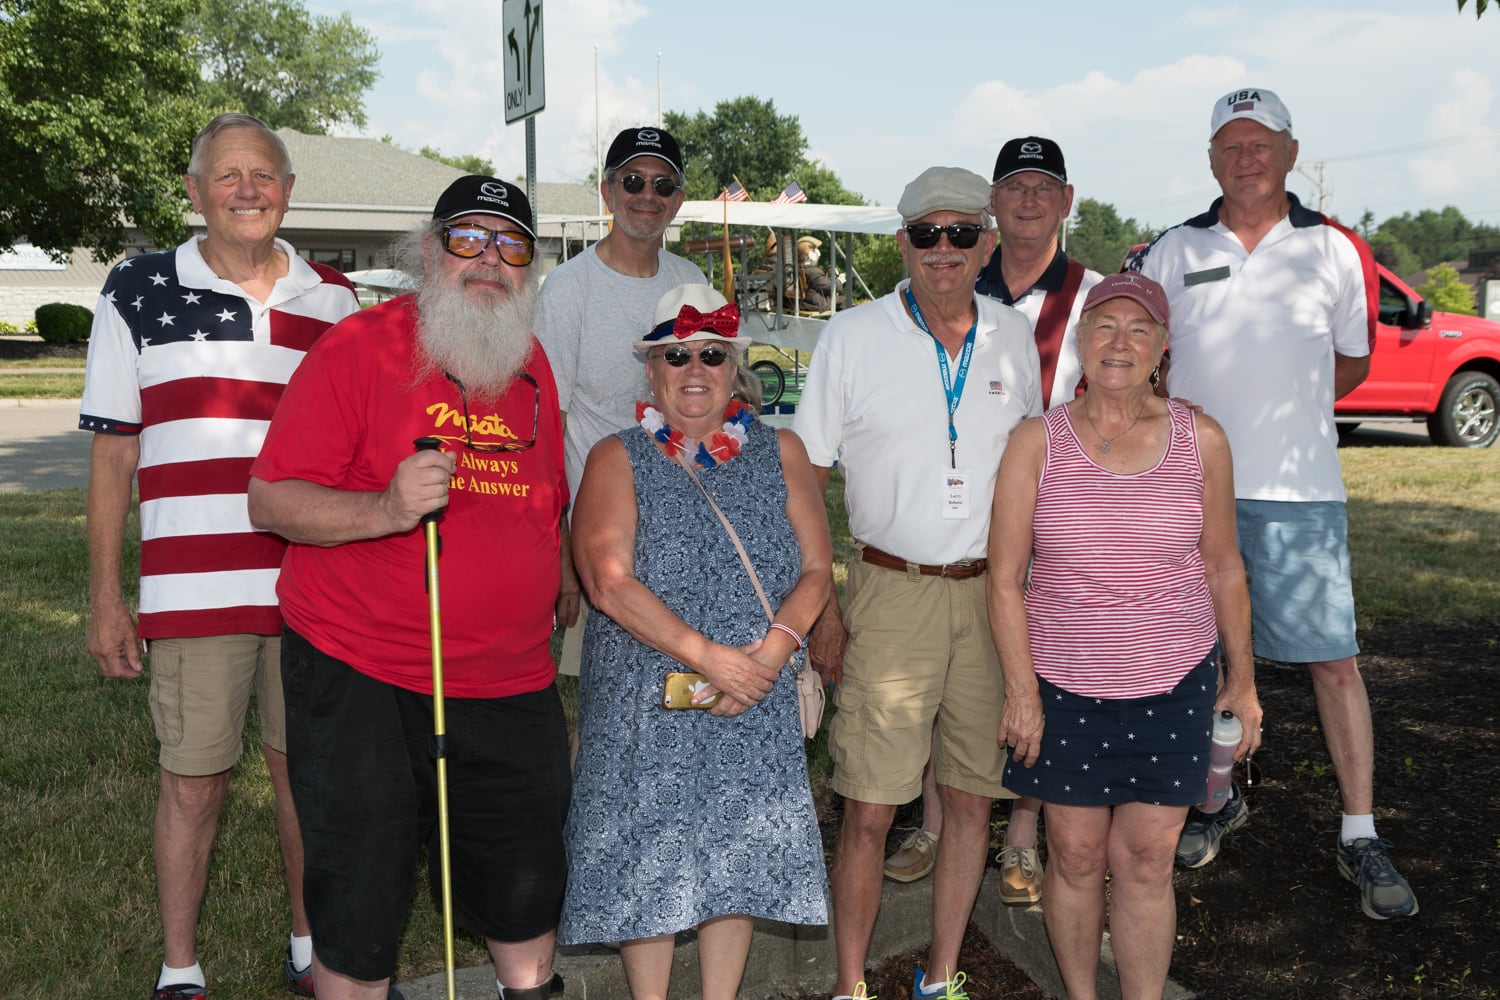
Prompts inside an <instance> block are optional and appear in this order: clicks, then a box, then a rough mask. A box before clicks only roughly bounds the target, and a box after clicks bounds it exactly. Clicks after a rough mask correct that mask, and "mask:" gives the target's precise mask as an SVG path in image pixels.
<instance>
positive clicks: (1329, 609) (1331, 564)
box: [1235, 500, 1359, 663]
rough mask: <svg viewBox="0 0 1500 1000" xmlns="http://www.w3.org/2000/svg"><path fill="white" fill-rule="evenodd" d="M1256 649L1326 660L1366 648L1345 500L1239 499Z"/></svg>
mask: <svg viewBox="0 0 1500 1000" xmlns="http://www.w3.org/2000/svg"><path fill="white" fill-rule="evenodd" d="M1235 510H1236V513H1237V515H1238V522H1239V539H1240V556H1241V557H1242V558H1243V559H1244V560H1245V572H1246V573H1248V574H1249V576H1250V616H1251V627H1252V630H1253V631H1254V634H1255V655H1256V656H1260V657H1263V658H1265V659H1267V660H1277V661H1279V662H1281V663H1320V662H1323V661H1325V660H1340V659H1343V658H1344V657H1346V656H1353V655H1355V654H1356V653H1358V652H1359V644H1358V643H1357V642H1356V641H1355V639H1354V587H1353V585H1352V584H1351V583H1350V578H1349V521H1348V517H1347V514H1346V512H1345V509H1344V504H1343V503H1342V502H1341V501H1336V500H1326V501H1316V502H1305V503H1304V502H1286V501H1275V500H1238V501H1236V502H1235Z"/></svg>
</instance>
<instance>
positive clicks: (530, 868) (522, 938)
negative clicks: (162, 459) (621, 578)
mask: <svg viewBox="0 0 1500 1000" xmlns="http://www.w3.org/2000/svg"><path fill="white" fill-rule="evenodd" d="M535 241H536V232H535V229H534V228H533V217H532V213H531V206H530V205H529V204H528V203H527V200H526V196H525V195H524V194H523V193H522V192H521V191H520V190H519V189H517V188H516V187H514V186H513V185H510V184H507V183H506V182H504V181H502V180H498V179H496V178H493V177H482V176H468V177H462V178H460V179H459V180H457V181H454V182H453V184H452V185H451V186H450V187H449V188H448V190H447V191H445V192H444V193H443V194H442V196H441V197H440V198H439V199H438V201H437V207H436V208H435V210H434V211H433V218H432V222H431V223H429V224H427V225H425V226H424V227H423V228H422V229H421V230H420V231H418V232H417V233H414V234H412V235H411V236H410V237H409V238H408V239H406V240H405V241H403V245H402V246H401V247H398V256H404V257H405V258H406V259H405V261H403V262H404V263H406V264H407V267H408V269H409V270H410V271H411V273H415V274H420V288H419V290H418V291H417V292H415V293H414V294H410V295H404V296H401V297H400V298H397V299H393V300H391V301H390V302H387V303H384V304H382V305H379V306H376V307H374V308H372V309H367V310H365V311H364V312H362V313H360V314H358V315H355V316H351V317H349V318H348V319H347V320H345V321H344V322H342V323H340V324H338V325H337V326H335V327H334V328H333V329H332V330H330V331H329V332H328V333H327V334H326V335H325V336H324V337H323V339H322V340H320V341H319V343H318V345H317V348H316V349H315V350H314V351H312V352H309V354H308V356H307V359H306V360H305V361H304V362H303V365H302V367H301V368H299V369H298V373H297V375H296V376H295V377H294V378H293V380H292V382H291V384H290V385H289V386H288V387H287V391H286V394H285V395H284V396H283V397H282V403H281V406H280V407H279V408H278V410H277V412H276V416H275V419H274V420H273V421H272V423H271V428H270V431H269V432H268V434H267V437H266V444H265V446H264V447H263V448H262V450H261V453H260V457H259V458H258V459H257V461H256V463H255V465H254V466H253V467H252V468H251V481H250V517H251V520H252V522H253V523H254V524H255V525H256V526H257V527H260V528H263V529H267V530H270V531H274V532H276V533H278V534H280V535H282V536H284V537H285V538H286V539H288V540H289V541H290V543H291V545H290V548H289V549H288V552H287V557H286V560H285V562H284V564H283V566H282V573H281V579H280V583H279V586H278V589H277V593H278V595H279V596H280V599H281V606H282V613H283V616H284V617H285V620H286V623H287V624H286V632H285V634H284V636H283V643H282V678H283V684H284V685H285V687H286V701H287V731H288V732H287V743H288V746H287V759H288V767H289V770H290V772H291V783H292V791H293V796H294V798H295V800H296V802H297V804H298V807H299V809H301V810H305V812H302V813H300V814H299V815H300V816H301V820H302V826H303V831H304V844H305V848H306V867H305V871H306V876H305V889H306V896H307V908H308V916H309V920H310V922H311V924H312V927H313V936H314V945H313V948H314V955H313V969H314V975H315V980H316V992H317V995H318V997H319V998H320V1000H341V998H356V997H367V998H370V1000H378V998H381V997H384V996H385V995H386V988H387V984H388V982H389V979H390V976H391V973H392V971H393V970H394V969H395V965H396V953H397V940H398V937H399V935H400V931H401V928H402V925H403V924H404V922H405V918H406V912H407V907H408V906H409V905H410V897H411V890H412V881H413V877H412V876H413V868H414V863H415V861H416V858H417V854H418V852H419V850H420V848H421V847H422V846H423V844H424V843H425V844H426V845H427V847H428V858H429V860H430V861H431V865H432V866H433V867H434V868H435V867H436V865H437V859H438V858H439V853H440V852H439V845H438V842H437V823H436V795H437V786H436V777H435V764H434V761H433V758H432V757H431V755H430V753H429V750H428V745H429V741H430V739H431V736H432V733H433V717H432V667H431V664H432V660H431V648H430V632H429V628H430V622H429V618H428V599H427V595H426V592H425V590H424V581H425V571H424V563H425V558H426V547H425V540H424V537H423V532H422V530H421V528H420V526H419V525H420V521H421V519H422V517H423V516H424V515H426V514H428V513H430V512H432V511H442V512H443V514H442V520H441V521H440V524H441V531H442V541H443V546H442V555H441V560H440V573H441V579H442V611H443V667H444V693H445V695H446V706H447V711H446V717H447V718H446V722H447V725H446V729H447V734H448V735H447V760H448V763H447V769H448V784H449V786H450V787H452V788H454V789H455V794H454V795H452V796H451V797H450V799H449V840H450V845H451V856H452V859H453V862H452V867H453V870H452V886H453V910H454V917H455V922H456V924H457V925H458V926H459V927H462V928H464V929H467V930H469V931H471V932H475V933H478V934H480V935H482V936H483V937H484V938H485V940H486V943H487V945H488V947H489V952H490V957H491V959H492V960H493V962H494V965H495V975H496V982H497V986H498V987H499V991H500V996H501V997H502V998H515V997H524V998H528V1000H541V998H542V997H545V996H547V995H548V991H549V985H550V983H551V980H552V951H553V943H554V940H555V938H556V929H557V921H558V914H559V911H560V908H561V904H562V893H563V884H564V880H565V876H566V858H565V856H564V852H563V844H562V826H563V821H564V819H565V818H566V814H567V805H568V797H569V792H570V776H569V767H568V752H567V730H566V725H565V723H564V720H563V713H562V705H561V702H560V701H559V699H558V695H557V689H556V686H555V684H554V680H555V675H556V671H555V668H554V667H553V663H552V657H551V654H550V652H549V649H548V639H549V637H550V635H551V632H552V613H553V605H554V602H555V600H556V598H557V593H558V587H559V574H560V568H559V544H560V534H559V525H560V520H561V517H562V513H563V510H564V508H565V506H566V504H567V499H568V487H567V480H566V477H565V475H564V471H563V445H562V423H561V418H560V416H559V410H558V405H557V391H556V388H555V386H554V384H553V378H552V370H551V368H550V367H549V366H548V363H547V357H546V355H545V354H544V353H543V352H542V351H541V350H540V348H539V347H538V346H537V344H536V341H535V339H534V338H533V337H532V335H531V332H530V326H529V324H530V315H531V307H532V303H533V301H534V300H535V297H536V286H537V279H536V277H535V275H534V273H533V272H532V270H531V263H532V259H533V255H534V245H535ZM418 438H436V439H438V440H439V441H440V442H442V447H441V449H440V450H420V451H414V450H413V446H414V441H415V439H418ZM432 884H433V885H438V884H440V882H439V878H438V875H437V872H436V871H434V872H433V874H432Z"/></svg>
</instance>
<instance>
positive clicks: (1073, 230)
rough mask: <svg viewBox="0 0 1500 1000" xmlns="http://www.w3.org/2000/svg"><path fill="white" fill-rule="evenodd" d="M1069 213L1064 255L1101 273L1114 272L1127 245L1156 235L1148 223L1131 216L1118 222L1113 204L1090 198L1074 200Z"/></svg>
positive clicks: (1128, 248) (1141, 241)
mask: <svg viewBox="0 0 1500 1000" xmlns="http://www.w3.org/2000/svg"><path fill="white" fill-rule="evenodd" d="M1073 215H1074V218H1073V222H1072V223H1071V224H1070V225H1069V227H1068V256H1070V257H1074V258H1077V259H1078V260H1080V261H1082V262H1083V264H1084V265H1085V266H1086V267H1091V268H1093V269H1094V270H1095V271H1098V272H1100V273H1101V274H1113V273H1114V272H1116V271H1118V270H1119V269H1120V262H1121V261H1123V260H1124V259H1125V254H1127V253H1128V252H1129V251H1130V248H1131V247H1133V246H1135V245H1136V244H1137V243H1146V242H1149V241H1150V240H1151V238H1152V237H1153V236H1155V235H1156V233H1155V232H1154V231H1153V230H1152V229H1151V227H1150V226H1146V225H1142V224H1141V223H1138V222H1136V221H1135V220H1134V219H1125V220H1123V221H1122V220H1121V219H1120V216H1119V214H1118V213H1117V212H1116V211H1115V207H1114V206H1113V205H1110V204H1108V203H1106V202H1102V201H1097V200H1095V199H1093V198H1084V199H1083V200H1082V201H1080V202H1078V204H1077V205H1075V206H1074V208H1073Z"/></svg>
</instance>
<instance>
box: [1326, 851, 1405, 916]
mask: <svg viewBox="0 0 1500 1000" xmlns="http://www.w3.org/2000/svg"><path fill="white" fill-rule="evenodd" d="M1391 847H1392V844H1391V842H1390V841H1389V840H1386V839H1385V838H1384V837H1360V838H1358V839H1356V840H1352V841H1350V842H1349V843H1347V844H1346V843H1344V842H1343V841H1342V840H1340V841H1339V874H1341V875H1343V876H1344V878H1346V879H1348V880H1349V881H1350V882H1353V883H1354V884H1355V885H1357V886H1359V908H1360V909H1362V910H1364V911H1365V916H1367V917H1370V918H1371V919H1374V920H1396V919H1399V918H1401V917H1414V916H1416V914H1417V897H1416V894H1415V893H1413V892H1412V891H1411V886H1409V885H1407V884H1406V879H1404V878H1402V877H1401V873H1400V872H1398V871H1396V866H1395V865H1394V864H1392V863H1391V855H1390V849H1391Z"/></svg>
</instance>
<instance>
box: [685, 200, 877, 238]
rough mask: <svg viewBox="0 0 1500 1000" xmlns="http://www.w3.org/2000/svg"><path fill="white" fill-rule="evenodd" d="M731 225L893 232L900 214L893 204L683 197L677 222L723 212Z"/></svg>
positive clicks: (710, 219) (712, 219) (711, 219)
mask: <svg viewBox="0 0 1500 1000" xmlns="http://www.w3.org/2000/svg"><path fill="white" fill-rule="evenodd" d="M726 209H727V214H728V216H729V224H730V225H731V226H766V227H769V228H774V229H815V230H826V231H833V232H840V233H870V234H873V235H875V236H894V235H896V230H897V229H900V228H901V215H900V213H898V212H897V211H896V210H895V209H894V208H880V207H878V206H872V205H811V204H808V203H806V202H798V203H796V204H792V205H772V204H770V203H769V202H758V201H731V202H723V201H685V202H683V203H682V208H681V209H679V210H678V212H677V220H676V221H677V222H679V223H682V222H707V223H711V224H714V225H723V224H724V217H725V214H726Z"/></svg>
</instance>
